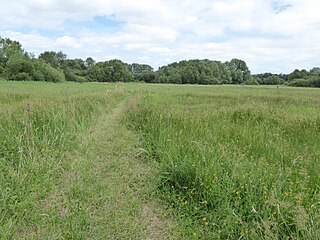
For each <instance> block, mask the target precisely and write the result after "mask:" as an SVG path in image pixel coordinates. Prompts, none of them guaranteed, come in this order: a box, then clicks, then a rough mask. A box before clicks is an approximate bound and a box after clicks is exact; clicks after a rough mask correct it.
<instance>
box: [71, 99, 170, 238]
mask: <svg viewBox="0 0 320 240" xmlns="http://www.w3.org/2000/svg"><path fill="white" fill-rule="evenodd" d="M136 101H138V99H137V98H136V97H128V98H127V99H126V100H124V101H123V102H121V103H119V104H118V106H116V107H115V108H114V109H113V110H112V112H109V113H107V114H105V115H104V116H102V117H101V118H100V119H99V121H98V123H97V124H96V125H95V126H93V128H92V129H91V132H90V134H88V135H86V136H84V141H83V143H82V144H81V149H83V152H82V153H81V154H79V155H81V156H76V158H77V159H78V160H77V161H82V163H81V164H79V162H77V161H75V162H74V169H75V171H76V173H75V174H74V175H79V174H80V175H81V174H82V176H83V177H82V178H81V179H78V180H77V181H73V182H74V183H71V185H72V184H73V185H75V186H78V188H81V189H83V190H84V193H83V194H82V195H83V196H84V199H83V201H82V202H83V203H82V204H83V206H82V207H83V208H85V207H86V208H87V209H88V210H87V212H88V213H89V216H88V217H89V219H88V221H89V222H88V223H87V234H85V235H86V236H85V237H86V238H87V239H176V237H175V236H174V235H175V234H173V232H174V231H175V230H172V229H173V228H174V227H173V224H172V223H171V222H169V220H167V219H166V220H165V219H163V218H162V216H163V210H162V208H161V206H159V204H157V201H156V200H154V199H153V198H152V196H151V195H150V192H152V191H153V189H154V186H155V179H154V167H153V166H152V165H151V164H152V163H146V162H144V161H143V160H142V159H140V158H138V157H137V156H136V155H137V151H136V150H135V149H137V148H138V144H139V140H138V137H137V136H136V135H135V134H134V133H133V132H131V131H129V130H128V129H127V128H126V127H125V126H124V125H123V124H121V119H122V117H123V116H124V113H125V110H126V109H127V108H128V107H130V105H132V104H135V102H136ZM84 161H85V164H83V163H84ZM79 166H82V167H79ZM83 166H85V167H83ZM69 182H70V181H69ZM71 182H72V181H71ZM70 187H71V188H72V186H70ZM80 192H81V191H80Z"/></svg>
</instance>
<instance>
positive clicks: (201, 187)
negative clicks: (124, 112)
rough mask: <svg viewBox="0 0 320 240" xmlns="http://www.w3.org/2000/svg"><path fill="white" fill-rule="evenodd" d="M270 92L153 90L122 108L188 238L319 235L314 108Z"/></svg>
mask: <svg viewBox="0 0 320 240" xmlns="http://www.w3.org/2000/svg"><path fill="white" fill-rule="evenodd" d="M265 91H268V89H266V90H265ZM269 91H270V94H269V95H268V94H263V96H257V95H255V94H253V93H250V92H248V91H247V90H243V93H242V94H241V93H240V95H232V89H230V92H229V93H227V94H225V95H223V94H222V95H221V94H220V95H218V96H217V94H216V92H214V90H213V92H212V93H211V94H207V93H206V94H204V95H203V96H201V94H199V92H197V95H195V96H194V97H193V96H192V94H181V93H180V94H176V95H168V94H164V93H162V94H160V93H158V94H153V95H150V96H147V97H146V98H145V100H144V101H143V102H141V103H140V105H138V107H137V108H135V109H132V110H131V111H129V112H128V116H127V117H128V119H127V122H128V124H129V126H131V127H132V128H134V129H136V130H138V131H140V132H141V133H142V140H143V143H144V148H145V151H146V152H147V153H148V155H149V157H150V158H152V159H155V160H156V161H159V163H160V172H159V184H158V185H159V189H160V191H161V192H162V193H163V194H162V198H163V199H165V200H166V201H167V202H168V204H169V206H171V208H173V209H174V210H176V212H178V213H179V214H180V216H182V217H183V218H186V219H187V220H184V223H185V224H186V226H187V228H186V229H187V230H186V231H187V232H188V234H190V236H194V237H200V238H202V237H203V238H205V239H208V238H210V239H227V238H229V239H239V238H245V239H264V238H272V239H284V238H288V237H289V238H297V239H317V238H319V237H320V235H319V230H318V229H319V227H320V226H319V224H320V221H319V217H320V215H319V207H320V205H319V197H320V195H319V190H320V188H319V186H320V177H319V176H320V175H319V174H318V173H319V171H320V164H319V161H320V152H319V146H320V138H319V136H318V131H319V130H320V129H319V127H320V112H319V111H318V110H317V106H319V104H320V102H319V101H318V100H316V99H317V98H314V99H312V101H310V98H309V97H310V96H308V95H307V93H306V94H305V96H303V90H301V92H299V94H296V95H291V96H290V95H289V94H287V95H282V96H281V97H279V96H276V95H275V93H273V92H272V91H271V90H269ZM288 92H289V93H290V91H288ZM236 93H237V94H239V92H238V90H237V92H236ZM199 95H200V96H199ZM301 95H302V96H301ZM274 99H276V101H274ZM193 100H194V101H193ZM253 100H254V101H253ZM297 109H298V110H297ZM310 113H312V114H310Z"/></svg>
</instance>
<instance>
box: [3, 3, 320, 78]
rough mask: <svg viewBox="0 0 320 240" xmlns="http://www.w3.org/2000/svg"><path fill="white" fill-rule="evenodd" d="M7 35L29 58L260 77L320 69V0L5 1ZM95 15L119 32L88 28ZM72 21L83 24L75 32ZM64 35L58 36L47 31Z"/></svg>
mask: <svg viewBox="0 0 320 240" xmlns="http://www.w3.org/2000/svg"><path fill="white" fill-rule="evenodd" d="M0 3H1V8H0V22H1V27H0V34H1V35H2V36H4V37H10V38H13V39H17V40H19V41H21V43H22V44H23V46H24V48H25V49H26V50H27V51H31V52H35V53H40V52H41V51H44V50H63V51H65V52H66V53H67V54H68V56H69V57H82V58H85V57H87V56H93V57H95V58H96V59H97V60H105V59H107V58H109V57H111V56H117V58H121V59H123V60H130V61H134V62H136V61H138V60H143V61H148V63H150V64H152V65H153V66H154V67H157V66H160V65H164V64H167V63H169V62H168V61H177V60H180V59H190V58H210V59H216V60H221V61H226V60H230V59H231V58H235V57H237V58H242V59H244V60H246V61H247V63H248V65H249V66H250V68H251V69H252V71H253V72H260V71H277V72H279V71H280V72H289V71H292V70H293V69H294V68H309V67H312V66H319V65H320V59H319V58H318V56H319V54H320V46H319V44H318V42H320V15H319V14H318V13H317V11H318V9H320V1H318V0H305V1H300V0H282V1H281V0H269V1H265V0H202V1H195V0H184V1H182V0H175V1H173V0H161V1H160V0H153V1H150V0H136V1H125V0H118V1H114V0H91V1H85V0H77V1H75V0H72V1H71V0H69V1H62V0H20V1H6V0H0ZM95 16H107V17H109V18H110V19H111V20H112V21H117V22H119V26H117V27H116V28H115V29H112V30H110V31H104V30H100V29H94V28H90V27H88V26H86V27H82V26H81V23H83V22H86V21H93V19H94V17H95ZM68 21H73V22H74V23H77V22H78V24H79V25H72V26H68V24H66V23H67V22H68ZM50 29H51V30H54V31H56V32H58V33H57V34H55V35H50V34H48V33H47V30H50Z"/></svg>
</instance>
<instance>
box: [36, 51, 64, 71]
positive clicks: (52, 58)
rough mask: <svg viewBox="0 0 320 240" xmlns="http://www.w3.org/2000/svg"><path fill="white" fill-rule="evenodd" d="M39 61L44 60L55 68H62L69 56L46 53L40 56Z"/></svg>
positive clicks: (59, 53)
mask: <svg viewBox="0 0 320 240" xmlns="http://www.w3.org/2000/svg"><path fill="white" fill-rule="evenodd" d="M39 59H42V60H44V61H45V62H46V63H48V64H50V65H51V67H53V68H60V67H61V66H62V64H63V63H64V61H65V60H66V59H67V55H66V54H64V53H63V52H61V51H60V52H55V51H50V52H49V51H45V52H43V53H41V54H40V55H39Z"/></svg>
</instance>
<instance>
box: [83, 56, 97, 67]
mask: <svg viewBox="0 0 320 240" xmlns="http://www.w3.org/2000/svg"><path fill="white" fill-rule="evenodd" d="M95 64H96V61H95V60H94V59H93V58H92V57H87V59H86V60H85V66H86V67H87V68H90V67H92V66H94V65H95Z"/></svg>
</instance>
